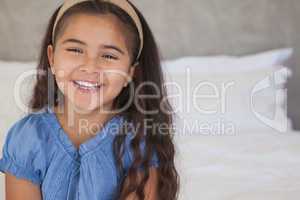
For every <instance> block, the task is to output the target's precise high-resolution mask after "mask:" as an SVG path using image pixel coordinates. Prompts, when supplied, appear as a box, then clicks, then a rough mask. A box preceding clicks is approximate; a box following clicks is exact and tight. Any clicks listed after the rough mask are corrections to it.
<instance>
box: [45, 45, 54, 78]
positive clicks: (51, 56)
mask: <svg viewBox="0 0 300 200" xmlns="http://www.w3.org/2000/svg"><path fill="white" fill-rule="evenodd" d="M47 56H48V61H49V64H50V68H51V72H52V74H55V70H54V67H53V63H54V49H53V46H52V45H51V44H49V45H48V47H47Z"/></svg>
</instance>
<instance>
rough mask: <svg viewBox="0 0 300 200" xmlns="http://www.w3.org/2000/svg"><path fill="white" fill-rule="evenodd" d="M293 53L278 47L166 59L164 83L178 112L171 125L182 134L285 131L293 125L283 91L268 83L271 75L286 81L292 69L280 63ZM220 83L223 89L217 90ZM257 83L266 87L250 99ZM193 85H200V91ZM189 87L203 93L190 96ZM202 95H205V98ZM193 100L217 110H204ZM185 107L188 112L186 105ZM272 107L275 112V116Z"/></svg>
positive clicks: (278, 80) (202, 105) (281, 82)
mask: <svg viewBox="0 0 300 200" xmlns="http://www.w3.org/2000/svg"><path fill="white" fill-rule="evenodd" d="M291 54H292V50H291V49H281V50H273V51H269V52H263V53H260V54H256V55H248V56H244V57H229V56H227V57H226V56H216V57H215V59H214V57H198V58H195V57H194V58H191V57H188V58H187V59H185V58H180V59H178V60H173V61H164V62H163V63H162V64H163V67H164V70H165V75H166V80H167V82H168V84H170V82H171V83H173V85H167V89H168V94H169V96H170V97H169V98H170V101H171V103H172V105H173V107H174V108H175V109H176V110H177V111H178V112H176V114H177V118H176V120H177V123H176V125H175V126H177V127H175V128H176V129H177V130H178V132H179V133H183V134H190V133H197V132H199V133H202V134H237V133H240V132H241V131H245V130H247V131H249V130H261V129H275V130H278V131H280V132H284V131H286V130H289V129H291V122H290V120H289V119H288V118H287V115H286V107H285V104H286V92H284V90H276V88H275V87H273V86H272V84H271V85H269V86H268V84H269V83H272V80H273V79H274V78H276V83H278V84H280V85H283V84H284V83H285V82H286V80H287V77H288V76H290V75H291V71H290V70H289V69H288V68H286V67H283V66H281V65H282V64H283V63H284V61H286V59H288V58H289V57H290V56H291ZM202 58H203V59H202ZM256 58H257V59H256ZM255 60H257V62H255ZM185 61H186V62H185ZM197 63H198V64H197ZM173 66H174V68H173ZM210 66H212V67H211V68H210ZM173 69H174V70H173ZM210 69H212V70H210ZM268 78H271V79H268ZM272 78H273V79H272ZM260 82H262V83H260ZM273 82H274V81H273ZM174 84H176V85H174ZM201 84H203V85H202V86H201ZM222 85H224V86H223V87H224V89H221V88H222ZM256 85H258V86H261V85H263V86H268V87H267V88H265V89H264V90H262V91H260V92H255V95H253V98H252V101H251V98H250V97H251V91H253V89H254V87H255V86H256ZM226 86H227V90H226ZM179 87H180V88H179ZM197 87H198V88H200V89H198V91H197V89H196V88H197ZM222 91H223V95H222ZM189 92H190V93H189ZM193 92H196V94H197V95H202V98H200V99H199V98H198V99H196V100H195V101H194V100H193V99H195V96H194V95H193ZM253 92H254V91H253ZM204 94H207V95H208V97H207V98H205V97H203V95H204ZM275 94H276V95H277V96H276V98H275ZM193 96H194V98H193ZM213 96H215V97H213ZM209 97H211V98H209ZM225 97H226V98H225ZM228 97H229V98H228ZM224 99H225V103H224V101H223V100H224ZM275 99H276V101H275ZM197 105H200V106H201V108H204V109H205V110H214V111H216V112H214V113H205V112H202V111H201V110H199V109H197V108H198V107H199V106H197ZM221 105H222V106H221ZM188 106H190V111H188V110H187V109H186V108H188ZM223 108H225V112H224V113H222V109H223ZM275 112H276V116H273V115H275ZM270 118H271V119H270ZM273 118H274V119H273ZM222 126H223V127H222ZM193 128H194V129H193ZM225 129H227V130H225ZM231 130H232V132H231Z"/></svg>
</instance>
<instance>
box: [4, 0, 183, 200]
mask: <svg viewBox="0 0 300 200" xmlns="http://www.w3.org/2000/svg"><path fill="white" fill-rule="evenodd" d="M37 69H38V73H37V82H36V85H35V88H34V92H33V96H32V99H31V101H30V108H31V110H32V112H31V113H30V114H28V115H26V116H25V117H23V118H22V119H20V120H19V121H17V122H16V123H15V124H14V125H13V126H12V127H11V128H10V130H9V131H8V134H7V136H6V141H5V144H4V146H3V150H2V152H3V157H2V158H1V160H0V170H1V171H2V172H3V173H5V174H6V176H5V177H6V179H5V180H6V199H7V200H18V199H20V200H21V199H22V200H24V199H30V200H41V199H44V200H110V199H117V200H125V199H126V200H133V199H139V200H142V199H147V200H157V199H164V200H174V199H177V196H178V188H179V177H178V174H177V171H176V168H175V166H174V154H175V149H174V144H173V141H172V140H173V137H172V108H171V106H170V104H169V102H168V100H167V98H166V96H167V94H166V90H165V87H164V79H163V75H162V70H161V65H160V57H159V52H158V48H157V45H156V43H155V40H154V37H153V34H152V32H151V30H150V28H149V26H148V24H147V22H146V21H145V19H144V17H143V16H142V14H141V13H140V12H139V11H138V10H137V8H136V7H135V6H134V5H132V3H130V2H129V1H127V0H93V1H92V0H67V1H65V2H64V4H63V5H62V6H61V7H60V8H58V9H57V10H56V11H55V13H54V14H53V16H52V17H51V20H50V22H49V25H48V28H47V32H46V35H45V38H44V40H43V44H42V49H41V54H40V59H39V65H38V68H37Z"/></svg>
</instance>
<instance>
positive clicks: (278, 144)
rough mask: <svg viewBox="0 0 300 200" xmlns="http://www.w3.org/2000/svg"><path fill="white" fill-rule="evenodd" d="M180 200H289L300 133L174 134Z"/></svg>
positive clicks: (296, 178) (298, 163) (294, 188)
mask: <svg viewBox="0 0 300 200" xmlns="http://www.w3.org/2000/svg"><path fill="white" fill-rule="evenodd" d="M175 141H176V145H177V148H178V152H177V157H176V164H177V166H178V170H179V173H180V176H181V190H180V198H179V199H182V200H201V199H203V200H266V199H268V200H294V199H298V198H299V195H300V132H291V131H290V132H286V133H279V132H276V131H270V132H263V131H261V132H260V131H256V132H244V133H237V134H236V135H231V136H230V135H227V136H226V135H223V136H222V135H219V136H218V135H215V136H213V135H210V136H209V135H186V136H183V135H180V136H178V135H176V136H175Z"/></svg>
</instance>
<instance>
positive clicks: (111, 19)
mask: <svg viewBox="0 0 300 200" xmlns="http://www.w3.org/2000/svg"><path fill="white" fill-rule="evenodd" d="M67 37H73V38H79V39H82V40H85V41H86V42H88V41H90V42H92V43H95V40H97V41H99V42H101V41H105V42H113V43H119V44H122V43H123V45H125V42H126V35H125V28H124V25H123V24H122V23H121V22H120V20H119V19H118V18H117V17H116V16H115V15H112V14H105V15H102V14H101V15H100V14H99V15H89V14H76V15H73V16H70V17H69V19H68V20H67V22H66V27H65V28H64V30H63V33H62V35H61V38H67Z"/></svg>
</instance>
